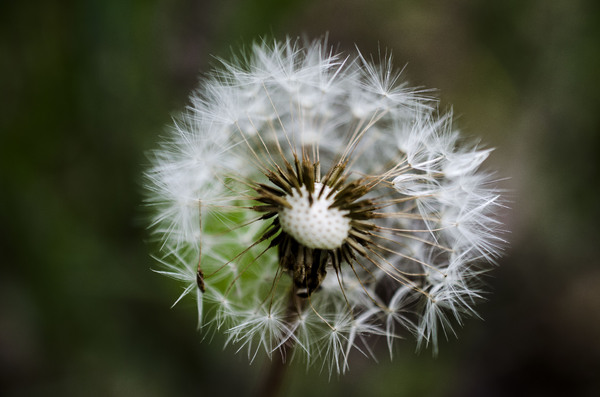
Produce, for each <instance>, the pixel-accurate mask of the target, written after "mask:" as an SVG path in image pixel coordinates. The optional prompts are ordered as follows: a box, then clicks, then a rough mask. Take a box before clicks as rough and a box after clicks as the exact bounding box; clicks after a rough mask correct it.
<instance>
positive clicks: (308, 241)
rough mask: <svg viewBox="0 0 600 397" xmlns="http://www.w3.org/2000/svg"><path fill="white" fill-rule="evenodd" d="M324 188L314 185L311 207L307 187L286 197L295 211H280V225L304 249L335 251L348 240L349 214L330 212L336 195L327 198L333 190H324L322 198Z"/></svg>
mask: <svg viewBox="0 0 600 397" xmlns="http://www.w3.org/2000/svg"><path fill="white" fill-rule="evenodd" d="M322 188H323V185H322V184H321V183H315V188H314V193H312V204H311V202H310V200H309V193H308V190H307V189H306V186H302V188H301V190H300V191H297V190H294V192H293V194H292V195H286V196H285V199H286V200H287V202H288V203H289V204H290V205H291V207H292V208H283V209H281V210H280V211H279V221H280V223H281V228H282V229H283V231H285V232H286V233H287V234H289V235H290V236H292V237H293V238H294V239H295V240H296V241H297V242H298V243H300V244H302V245H304V246H305V247H309V248H315V249H325V250H332V249H336V248H339V247H341V246H342V244H343V243H344V241H345V240H346V238H347V237H348V233H349V232H350V218H348V217H347V216H346V214H347V213H348V211H341V210H339V209H337V208H330V207H331V205H332V204H333V202H334V197H335V194H332V195H331V196H330V197H329V198H327V195H329V193H330V192H331V188H330V187H329V186H325V187H324V189H323V192H322V193H321V194H319V193H320V192H321V189H322ZM319 196H320V197H319Z"/></svg>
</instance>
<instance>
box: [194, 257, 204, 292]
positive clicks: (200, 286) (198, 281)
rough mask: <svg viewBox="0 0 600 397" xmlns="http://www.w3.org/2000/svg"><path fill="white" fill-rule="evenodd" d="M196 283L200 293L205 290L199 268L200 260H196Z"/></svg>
mask: <svg viewBox="0 0 600 397" xmlns="http://www.w3.org/2000/svg"><path fill="white" fill-rule="evenodd" d="M196 284H197V285H198V288H200V291H202V293H204V292H206V288H205V287H204V273H203V272H202V269H200V262H198V271H197V272H196Z"/></svg>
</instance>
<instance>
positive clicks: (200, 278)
mask: <svg viewBox="0 0 600 397" xmlns="http://www.w3.org/2000/svg"><path fill="white" fill-rule="evenodd" d="M198 222H200V228H199V229H198V230H199V232H198V270H197V271H196V284H197V285H198V288H199V289H200V291H202V293H205V292H206V288H205V287H204V272H202V267H201V264H202V200H198Z"/></svg>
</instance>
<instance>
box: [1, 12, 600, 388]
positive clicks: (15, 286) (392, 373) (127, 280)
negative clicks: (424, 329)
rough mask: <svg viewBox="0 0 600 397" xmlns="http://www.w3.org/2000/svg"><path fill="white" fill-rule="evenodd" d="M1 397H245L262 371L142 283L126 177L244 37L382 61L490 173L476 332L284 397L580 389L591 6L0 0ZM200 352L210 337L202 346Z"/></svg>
mask: <svg viewBox="0 0 600 397" xmlns="http://www.w3.org/2000/svg"><path fill="white" fill-rule="evenodd" d="M0 32H1V35H0V84H1V85H0V93H1V106H0V189H1V190H0V258H1V259H0V262H1V273H0V394H1V395H3V396H38V395H44V396H82V395H86V396H190V395H198V396H204V395H206V396H221V395H240V396H242V395H248V394H250V393H251V392H252V391H254V390H255V388H256V386H257V379H258V378H260V376H261V374H262V373H263V372H264V369H265V367H264V363H262V362H255V363H254V364H253V365H248V363H247V359H246V357H245V355H244V354H235V351H234V349H232V348H226V349H223V348H222V340H221V337H220V336H219V335H216V336H214V337H212V336H211V335H208V336H206V340H204V341H203V340H202V337H203V335H202V334H199V333H198V332H197V331H196V330H195V325H196V318H195V311H194V303H193V302H192V301H191V300H187V301H185V302H183V303H182V304H180V305H178V306H177V307H176V308H174V309H170V308H169V307H170V305H171V303H172V302H173V301H174V299H175V298H176V297H177V296H178V293H179V292H180V289H179V288H180V286H178V285H177V284H176V283H174V282H171V281H168V280H166V279H164V278H162V277H160V276H158V275H156V274H154V273H152V272H151V271H150V268H152V267H153V266H154V263H153V261H152V259H151V258H150V257H149V253H148V252H149V247H148V245H147V244H146V243H145V239H146V236H147V235H146V230H145V220H144V215H143V211H142V209H141V208H142V205H141V202H142V193H141V191H142V187H141V174H142V172H143V170H144V167H145V164H146V160H145V154H144V153H145V151H147V150H149V149H151V148H153V147H155V145H156V142H157V141H158V137H159V135H160V134H161V133H162V131H164V126H165V125H166V124H167V123H169V121H170V117H171V115H172V114H174V113H176V112H177V111H178V110H180V109H182V108H183V107H184V106H185V105H186V104H187V95H188V94H189V92H190V91H191V90H192V89H193V88H195V86H196V84H197V81H198V76H199V73H200V72H201V71H208V70H209V68H210V67H211V64H213V63H214V60H213V59H212V58H211V56H210V54H213V55H218V56H225V57H227V56H228V54H229V53H230V49H231V48H234V49H235V48H238V47H239V45H240V44H242V43H247V42H249V41H250V40H252V39H254V38H256V37H257V36H260V35H265V34H268V35H273V36H275V37H278V38H281V37H284V36H285V35H286V34H288V35H292V36H296V35H302V34H304V35H306V36H307V37H309V38H315V37H320V36H322V35H323V34H324V33H326V32H329V39H330V42H331V43H333V44H338V43H339V45H340V48H342V49H349V50H352V49H353V46H354V43H356V44H357V45H358V46H359V47H360V48H361V50H362V51H364V52H366V53H369V52H371V53H376V52H377V51H378V47H381V48H388V49H391V50H392V51H393V53H394V57H395V63H396V65H397V66H399V67H402V66H404V65H405V64H406V71H405V74H406V76H407V77H408V79H409V81H410V82H411V84H412V85H423V86H426V87H434V88H438V89H439V90H440V91H439V93H440V96H441V99H442V104H443V106H445V107H447V106H450V105H451V104H452V105H453V107H454V111H455V113H456V114H458V115H460V117H459V119H458V124H459V125H460V127H461V129H462V130H463V131H464V133H465V134H466V135H469V136H476V137H481V138H482V141H483V142H484V143H486V144H488V145H489V146H492V147H496V148H497V149H496V151H495V152H494V154H493V156H492V158H491V159H490V160H489V161H488V166H489V167H490V168H493V169H497V170H498V176H499V177H502V178H504V177H509V178H510V179H507V180H505V181H503V182H502V187H504V188H506V189H510V191H511V192H510V193H509V194H508V198H509V199H510V200H511V202H512V203H511V206H512V210H511V211H507V212H506V213H504V214H502V217H503V220H504V222H505V223H506V224H507V227H508V229H510V230H511V233H510V235H509V236H508V239H509V240H510V241H511V244H510V248H508V249H507V252H506V256H505V257H504V258H503V259H502V260H501V261H500V267H499V268H498V269H497V270H496V271H494V272H493V275H492V277H491V278H489V280H488V281H489V284H490V287H489V288H490V290H491V291H492V294H491V295H490V299H489V302H487V303H485V304H483V305H481V306H480V307H479V309H480V313H481V315H482V317H483V318H484V321H481V320H477V319H472V320H468V321H467V322H466V324H465V326H464V327H463V328H462V329H461V330H460V331H459V340H455V339H450V340H449V341H447V342H445V341H444V342H442V343H441V353H440V356H439V357H438V358H436V359H434V358H432V357H431V354H430V352H429V351H425V352H421V353H420V354H415V353H414V349H415V342H414V341H413V340H406V341H401V342H400V343H399V345H400V346H401V347H400V348H399V349H398V352H397V354H396V356H395V357H394V360H393V361H391V362H390V360H389V358H388V357H387V356H386V348H385V343H383V341H382V343H380V344H378V346H376V349H377V350H379V354H378V357H379V363H376V362H374V361H373V360H368V359H365V358H363V357H361V356H360V355H357V356H355V357H353V360H352V363H351V364H352V365H351V370H350V373H349V374H348V375H346V376H340V377H336V376H334V377H332V379H331V381H329V380H328V376H327V374H326V373H319V370H318V368H317V369H311V370H308V371H307V370H305V368H304V367H303V366H302V365H301V364H296V365H294V367H293V368H292V371H291V373H290V374H289V376H288V377H287V378H286V380H285V384H284V389H285V391H286V395H290V396H308V395H310V396H329V397H333V396H421V395H422V396H565V395H581V396H596V395H599V393H600V380H599V376H598V373H600V371H599V369H600V257H599V253H600V248H599V246H600V232H599V227H598V221H600V205H599V203H600V200H599V196H600V166H599V161H598V153H599V149H600V128H599V127H600V77H599V76H600V2H598V1H595V0H589V1H586V0H570V1H567V0H565V1H560V0H557V1H550V0H503V1H484V0H481V1H476V0H438V1H392V0H372V1H359V0H309V1H300V0H290V1H277V0H251V1H241V0H206V1H191V0H175V1H152V0H150V1H142V0H138V1H125V0H104V1H92V0H81V1H72V2H68V1H58V0H55V1H52V0H50V1H43V2H32V1H19V2H17V1H5V2H2V3H1V5H0ZM211 338H213V339H215V340H213V342H212V343H209V340H208V339H211Z"/></svg>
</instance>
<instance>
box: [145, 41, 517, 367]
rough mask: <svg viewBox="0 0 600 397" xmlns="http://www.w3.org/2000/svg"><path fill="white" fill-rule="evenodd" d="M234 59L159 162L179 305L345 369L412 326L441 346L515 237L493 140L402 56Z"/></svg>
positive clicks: (237, 333)
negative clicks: (504, 215) (415, 82)
mask: <svg viewBox="0 0 600 397" xmlns="http://www.w3.org/2000/svg"><path fill="white" fill-rule="evenodd" d="M220 62H221V66H220V67H218V68H216V69H215V70H213V71H212V72H211V73H210V74H208V75H207V77H206V78H205V79H204V80H203V81H202V82H201V84H200V87H199V88H198V89H197V90H196V91H195V92H194V93H193V94H192V96H191V97H190V104H189V106H188V108H187V109H186V110H185V111H184V112H183V113H182V114H181V115H180V116H178V117H176V118H175V119H174V121H173V125H172V127H171V128H170V129H169V130H168V131H167V136H166V137H165V139H164V140H163V142H162V143H161V144H160V146H159V147H158V149H156V150H155V151H153V152H152V153H151V154H150V156H149V157H150V160H151V166H150V167H149V169H148V171H147V172H146V174H145V177H146V185H147V192H148V200H147V203H148V205H149V206H151V207H152V209H153V211H154V212H153V217H152V220H151V227H152V231H153V235H154V236H155V238H156V239H157V240H158V241H159V242H160V244H159V247H160V248H159V252H158V253H156V254H155V257H156V259H157V260H158V262H159V263H160V266H161V269H159V270H157V272H158V273H160V274H163V275H165V276H168V277H170V278H172V279H175V280H177V281H178V282H181V283H183V292H182V293H181V294H180V296H179V297H178V298H177V300H176V301H177V302H178V301H179V300H180V299H183V298H185V297H186V296H192V297H195V298H196V300H197V311H198V317H199V323H200V326H201V327H202V328H210V329H212V330H219V331H220V332H222V333H223V334H224V335H225V336H226V344H227V345H232V346H235V347H236V349H237V350H238V351H246V352H247V354H248V356H249V358H250V360H253V359H254V358H255V357H257V355H258V354H259V353H261V352H263V353H264V354H266V355H268V356H271V355H272V354H275V353H276V352H281V354H285V353H286V352H289V353H291V354H290V355H289V357H291V358H292V359H304V360H305V361H306V364H307V366H310V365H315V366H317V367H318V368H321V369H327V370H328V371H329V372H330V373H333V372H338V373H340V372H345V371H347V370H348V368H349V356H350V352H351V351H353V350H357V351H359V352H361V353H363V354H364V355H366V356H374V354H375V351H374V349H372V347H371V346H372V341H373V340H375V339H377V338H384V339H385V340H386V342H387V348H388V350H389V354H390V356H393V346H394V344H395V343H396V341H397V340H398V339H401V338H404V335H407V334H408V335H414V336H415V337H416V339H417V346H419V347H425V346H431V347H432V350H433V351H434V352H437V349H438V344H437V343H438V338H439V337H440V336H447V335H454V334H455V332H454V327H455V326H456V325H460V324H462V321H463V320H462V319H463V317H465V316H474V315H476V312H475V309H474V307H475V304H476V303H477V301H478V300H480V299H481V296H482V293H483V291H482V290H481V287H480V284H481V283H480V278H481V275H482V274H484V272H486V271H488V270H489V268H490V265H491V264H493V262H494V259H495V258H497V257H498V255H499V254H500V251H501V248H502V246H503V245H504V244H505V242H504V240H503V239H502V237H501V235H502V225H501V223H500V222H499V220H498V217H497V215H496V213H497V210H498V209H499V208H501V207H502V206H503V201H502V198H501V194H500V192H499V191H498V190H497V189H496V188H495V187H494V178H493V174H491V173H489V172H486V171H482V168H483V164H484V161H485V160H486V158H487V157H488V156H489V154H490V153H491V149H488V148H483V147H482V146H481V145H480V144H479V143H476V144H472V143H469V142H465V141H464V140H463V139H462V138H461V136H460V133H459V132H458V130H457V129H456V127H455V125H454V122H453V114H452V112H451V111H450V112H448V113H445V114H444V113H440V111H439V110H438V108H437V100H436V99H435V98H433V97H431V95H430V94H429V93H430V91H428V90H424V89H422V88H411V87H410V85H409V84H408V83H407V82H406V81H405V80H404V76H403V74H402V73H401V72H399V71H397V70H396V69H394V67H393V65H392V61H391V56H389V55H388V54H387V53H386V54H384V55H383V56H381V55H380V57H379V60H378V61H375V60H373V59H370V58H369V57H366V56H364V55H363V54H360V53H357V54H354V55H353V54H343V53H337V52H336V51H334V50H333V49H331V48H330V47H329V46H328V45H327V43H326V42H325V41H323V40H318V41H315V42H312V43H307V44H304V45H303V44H301V43H300V42H298V41H294V40H292V39H286V40H283V41H273V42H267V41H263V42H259V43H256V44H255V45H253V46H252V48H251V49H250V51H248V52H247V53H245V54H244V55H238V56H234V57H233V60H231V61H227V60H220ZM277 354H279V353H277Z"/></svg>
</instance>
